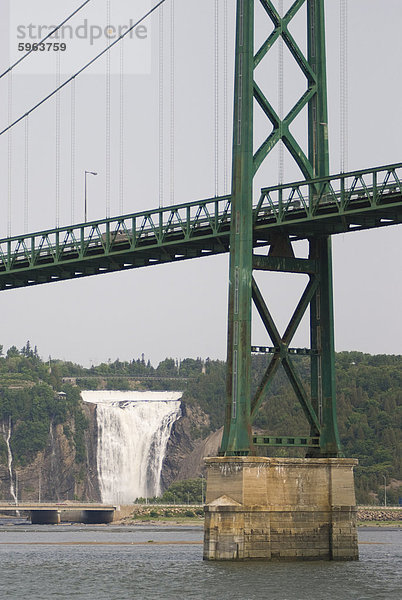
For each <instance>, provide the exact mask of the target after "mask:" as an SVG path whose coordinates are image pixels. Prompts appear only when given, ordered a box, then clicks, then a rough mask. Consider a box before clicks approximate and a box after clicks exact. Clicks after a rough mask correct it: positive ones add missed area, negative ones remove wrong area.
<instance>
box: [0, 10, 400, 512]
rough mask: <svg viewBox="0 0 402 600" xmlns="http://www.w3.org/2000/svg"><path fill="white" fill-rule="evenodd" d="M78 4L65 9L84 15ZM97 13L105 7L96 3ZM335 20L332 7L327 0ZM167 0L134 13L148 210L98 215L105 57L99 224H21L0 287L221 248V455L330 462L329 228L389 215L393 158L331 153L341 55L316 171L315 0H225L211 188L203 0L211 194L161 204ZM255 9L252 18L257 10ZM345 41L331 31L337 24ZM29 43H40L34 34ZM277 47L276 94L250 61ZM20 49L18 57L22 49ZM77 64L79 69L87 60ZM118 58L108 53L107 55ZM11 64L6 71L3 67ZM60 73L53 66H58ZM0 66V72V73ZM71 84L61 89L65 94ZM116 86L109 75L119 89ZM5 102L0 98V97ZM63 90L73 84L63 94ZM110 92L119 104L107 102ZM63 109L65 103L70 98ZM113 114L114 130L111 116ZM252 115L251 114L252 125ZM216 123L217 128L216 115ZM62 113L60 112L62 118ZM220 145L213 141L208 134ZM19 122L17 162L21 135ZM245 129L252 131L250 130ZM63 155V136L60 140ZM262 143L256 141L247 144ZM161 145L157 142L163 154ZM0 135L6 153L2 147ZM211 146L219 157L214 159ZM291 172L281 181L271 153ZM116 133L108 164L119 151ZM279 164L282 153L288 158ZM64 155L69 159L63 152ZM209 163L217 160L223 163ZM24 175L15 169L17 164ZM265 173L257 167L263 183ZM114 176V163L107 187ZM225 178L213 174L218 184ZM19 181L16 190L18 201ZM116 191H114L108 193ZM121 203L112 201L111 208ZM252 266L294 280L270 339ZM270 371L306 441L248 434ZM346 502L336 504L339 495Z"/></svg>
mask: <svg viewBox="0 0 402 600" xmlns="http://www.w3.org/2000/svg"><path fill="white" fill-rule="evenodd" d="M87 4H88V3H87V2H85V3H84V4H83V5H82V6H81V7H80V8H79V10H81V8H82V9H84V8H85V5H87ZM106 4H107V11H109V12H108V16H109V17H110V6H111V4H110V2H107V3H106ZM340 4H341V10H343V18H345V11H346V4H345V2H342V1H341V3H340ZM168 5H169V2H168V0H166V1H161V2H159V3H155V4H154V5H153V7H152V8H151V10H150V11H149V12H148V13H147V15H145V13H144V15H143V16H142V17H141V18H139V19H138V20H137V21H136V22H135V23H134V24H133V27H134V26H139V25H140V24H142V23H143V22H144V20H145V17H146V16H148V17H149V16H150V15H151V13H157V11H159V15H162V16H161V17H160V21H159V205H158V206H156V207H155V208H151V209H147V210H141V211H138V212H132V213H129V214H121V215H120V216H117V217H111V216H110V214H108V213H109V212H110V187H111V164H110V155H111V130H110V128H111V101H110V93H111V91H110V85H111V79H110V63H109V64H107V73H106V76H107V79H106V82H107V83H106V157H107V160H106V213H107V215H106V218H102V219H96V220H91V221H87V220H86V219H85V221H84V222H81V223H78V224H69V225H63V226H61V225H60V223H59V222H57V224H56V225H57V226H56V227H54V228H50V229H45V230H43V231H36V232H33V233H28V232H25V233H23V234H20V235H11V234H9V235H8V236H7V237H5V238H3V239H0V289H1V290H9V289H13V288H19V287H28V286H34V285H38V284H42V283H49V282H52V281H60V280H67V279H75V278H82V277H87V276H91V275H96V274H101V273H109V272H114V271H122V270H127V269H133V268H139V267H144V266H149V265H154V264H161V263H168V262H174V261H182V260H187V259H192V258H197V257H203V256H208V255H214V254H221V253H230V275H229V314H228V354H227V360H228V371H227V399H226V404H227V409H226V419H225V428H224V434H223V440H222V445H221V456H222V457H247V456H253V455H255V454H256V453H257V451H258V447H260V446H268V447H269V446H279V447H281V446H283V447H287V448H289V447H301V448H305V450H306V452H307V456H308V457H309V458H311V459H317V458H318V459H336V458H338V457H339V456H341V447H340V441H339V436H338V431H337V424H336V391H335V366H334V355H335V352H334V316H333V285H332V258H331V236H333V235H335V234H339V233H345V232H352V231H361V230H365V229H373V228H382V227H389V226H390V225H395V224H400V223H401V222H402V163H394V164H390V165H385V166H384V165H382V166H378V167H375V168H365V169H361V170H357V171H351V172H349V171H347V170H346V168H345V166H346V160H345V157H346V155H347V152H346V137H347V111H346V108H345V106H346V104H345V102H346V101H345V97H346V93H347V77H346V67H347V60H346V55H345V53H344V54H343V59H342V61H341V64H342V65H343V79H342V81H341V102H342V98H343V104H342V106H341V121H342V135H341V138H342V139H343V144H344V145H345V148H344V153H343V161H342V165H341V167H342V172H341V173H338V174H335V175H330V173H329V150H328V111H327V80H326V52H325V48H326V44H325V16H324V7H325V2H324V0H294V1H293V2H285V4H284V2H283V0H279V1H278V2H273V1H271V0H237V3H236V42H235V53H234V88H235V98H234V107H233V131H232V134H233V139H232V183H231V188H230V189H229V190H227V191H225V193H224V194H223V195H221V194H220V193H219V188H220V183H219V182H220V177H219V169H220V168H223V170H225V169H226V170H227V162H228V159H227V147H226V146H227V120H228V110H227V96H228V63H227V46H226V45H224V47H223V56H224V66H223V68H222V67H221V66H220V63H219V56H220V53H221V54H222V47H221V45H220V44H221V42H220V37H219V32H220V29H219V23H220V21H219V19H223V23H224V25H223V32H224V36H223V39H224V40H225V44H226V43H227V38H228V36H229V31H228V22H227V10H228V5H227V2H226V1H225V2H223V3H218V2H216V3H215V13H214V16H215V48H214V54H215V63H214V64H215V67H214V69H215V70H214V80H215V99H214V101H215V111H214V133H215V145H214V163H215V170H214V179H215V181H214V183H215V195H213V196H212V197H210V198H205V199H202V200H196V201H190V202H188V201H187V202H185V203H181V204H176V203H174V199H175V194H174V185H175V175H174V169H172V168H171V171H170V175H169V187H170V196H169V197H170V200H171V202H168V205H166V202H165V199H164V196H163V190H164V185H165V184H166V181H165V179H166V162H167V163H169V162H170V166H171V167H172V166H173V165H174V160H175V146H174V129H175V110H174V106H175V104H174V103H175V91H174V78H175V69H176V67H175V51H174V49H175V38H174V32H175V27H174V23H175V21H174V2H173V1H172V0H171V1H170V7H171V12H170V21H169V40H168V43H169V48H170V59H171V61H170V65H169V78H170V83H171V87H170V98H169V123H168V124H169V130H170V133H169V135H170V139H169V140H168V144H167V143H166V139H165V138H164V132H165V129H166V123H165V117H166V115H165V110H164V102H165V97H164V81H165V79H166V72H165V68H166V65H165V62H164V56H165V46H164V45H163V44H164V43H165V41H164V36H165V35H166V27H165V25H164V21H163V13H162V12H161V11H163V10H165V9H166V6H168ZM257 11H260V12H257ZM257 15H259V17H258V18H260V17H261V15H263V16H264V18H265V19H266V23H269V25H270V27H266V29H267V32H266V31H265V29H264V33H261V32H260V35H259V37H260V38H261V40H260V41H259V42H258V44H257V43H256V37H255V34H256V29H257V27H256V21H257ZM300 16H302V17H303V19H304V25H303V32H304V38H303V39H302V40H301V41H300V40H298V39H297V37H295V36H294V34H293V29H292V26H293V24H294V22H295V21H296V19H297V18H299V17H300ZM128 33H129V29H127V31H126V32H125V33H123V34H122V35H121V36H120V37H118V38H117V39H116V40H115V41H114V42H113V43H110V40H109V44H108V45H107V46H106V47H105V48H104V49H103V50H101V52H100V53H99V55H98V56H99V58H100V57H102V56H104V55H106V56H109V55H110V52H111V50H112V48H113V47H114V46H116V45H117V46H118V44H119V43H123V41H124V38H125V37H126V35H127V34H128ZM341 37H342V39H343V45H344V47H345V45H346V39H347V38H346V35H345V29H344V30H343V32H342V36H341ZM39 42H41V40H39ZM278 44H279V52H278V54H276V55H275V57H274V60H275V61H277V62H278V64H279V70H278V82H277V94H278V96H277V101H276V102H274V101H273V100H272V99H271V98H270V96H269V86H268V87H267V81H266V75H264V73H265V71H264V70H263V69H261V65H264V63H265V62H266V61H267V60H268V58H269V57H271V56H272V53H273V49H274V48H275V47H276V48H278ZM26 49H27V55H28V56H27V58H29V57H30V55H31V54H32V52H33V49H32V47H31V48H30V49H28V48H26ZM284 52H286V53H287V55H288V56H289V58H290V60H291V61H292V65H293V66H292V68H293V69H297V70H298V73H299V77H300V78H301V79H302V81H303V82H304V83H303V85H302V86H301V88H300V91H299V95H298V96H297V98H296V100H295V101H292V103H291V104H290V108H289V109H286V110H285V104H284V96H285V95H284V82H283V80H284V70H283V61H284ZM95 59H96V57H95V58H93V59H91V61H90V63H88V65H90V64H92V63H93V62H94V61H95ZM121 61H122V56H121ZM17 66H18V65H16V68H17ZM59 68H60V65H59ZM86 68H87V66H86V65H83V66H82V67H81V69H78V70H77V72H76V73H75V74H73V75H72V76H71V77H69V78H68V79H66V80H65V81H64V82H62V83H61V78H60V70H59V72H58V77H57V82H58V85H57V86H56V87H55V88H54V90H52V92H51V93H50V94H47V95H46V96H45V97H44V98H43V99H42V100H40V101H39V102H37V103H36V104H35V105H34V106H33V107H32V108H31V109H29V110H26V111H25V112H24V113H23V114H21V116H19V117H18V118H17V117H15V116H14V115H13V110H12V103H11V104H9V123H8V125H7V126H6V127H4V128H3V130H2V133H1V135H8V136H9V139H10V135H11V132H12V130H13V128H14V127H17V126H18V125H19V124H20V123H21V122H23V121H24V120H25V122H26V123H27V119H28V118H31V114H32V113H33V112H34V111H35V110H37V109H39V108H42V105H43V104H46V103H47V102H48V101H49V100H50V99H51V98H53V96H54V97H55V98H56V102H57V98H59V94H60V93H61V91H62V89H64V87H66V86H68V85H70V86H76V85H77V83H76V80H77V77H78V76H79V74H80V73H81V71H82V70H85V69H86ZM12 71H13V69H10V70H9V71H8V72H5V73H3V75H7V74H8V76H9V74H10V73H12ZM222 73H223V79H224V82H223V96H224V98H225V103H226V104H225V107H224V110H220V108H219V106H220V105H219V93H218V92H219V90H220V89H221V87H222V83H221V75H222ZM72 89H74V88H72ZM121 90H122V87H121V82H120V91H121ZM10 98H11V100H12V96H11V95H10V94H9V102H11V100H10ZM72 98H75V92H74V94H73V95H72ZM122 98H123V97H122V96H121V98H120V107H121V106H122V102H123V99H122ZM71 107H72V108H73V104H71ZM56 112H57V114H56V144H60V105H59V104H57V105H56ZM122 114H123V113H122V112H120V136H122V135H123V134H122V132H123V129H124V127H123V120H122V119H123V117H122ZM262 117H263V120H261V119H262ZM299 117H302V118H303V120H304V126H305V130H306V132H307V134H306V136H305V137H306V139H305V141H304V142H302V141H300V140H299V139H298V138H297V135H296V133H295V129H294V127H293V126H294V124H295V123H296V122H297V119H298V118H299ZM221 118H223V121H224V123H223V126H222V124H221V121H220V119H221ZM73 121H74V119H73V117H72V122H73ZM222 129H223V130H225V136H226V137H225V139H224V142H223V143H222V142H221V141H220V132H221V130H222ZM27 131H28V129H27V126H26V129H25V132H26V134H25V140H26V145H25V152H26V159H25V160H26V161H28V158H27V147H28V141H27V140H28V134H27ZM257 133H258V135H257ZM71 136H72V137H71V139H72V144H71V147H72V150H74V139H75V132H74V131H73V132H72V134H71ZM257 138H260V139H261V140H262V141H260V142H259V143H256V139H257ZM166 145H168V146H169V152H168V156H166ZM10 148H11V146H10V142H9V161H10V154H11V149H10ZM56 148H57V152H56V169H57V173H58V174H57V176H56V188H57V202H56V204H57V206H56V221H58V220H59V214H60V208H59V205H58V203H59V200H60V198H59V196H60V172H59V169H60V146H59V145H56ZM274 148H279V149H280V150H279V177H278V179H279V183H276V184H274V185H270V186H267V185H266V183H269V181H266V182H265V183H264V184H263V185H261V186H259V189H258V190H256V182H257V180H258V177H257V173H259V174H260V173H261V172H262V171H263V169H261V167H264V165H266V163H267V161H268V159H269V158H270V156H271V154H272V152H273V151H274ZM222 151H223V159H222V156H221V155H222ZM285 152H286V157H288V158H289V159H290V160H291V161H292V162H293V164H294V165H295V167H296V168H297V169H296V170H297V173H298V174H299V177H298V178H296V179H295V181H293V182H291V183H287V182H286V183H285V182H283V178H284V164H285V159H284V156H285V155H284V153H285ZM122 154H123V152H122V137H120V158H121V157H122ZM288 158H287V159H286V160H288ZM72 162H74V153H73V152H72ZM221 163H224V164H223V165H222V164H221ZM26 169H27V168H26ZM265 176H266V174H265V173H264V177H265ZM123 179H124V174H123V172H122V171H120V184H121V186H122V185H123V184H122V181H123ZM224 179H225V178H224ZM28 187H29V186H28V184H27V182H26V183H25V195H26V196H27V195H28ZM120 192H121V190H120ZM121 207H122V203H121ZM300 240H303V241H305V243H306V244H307V245H308V253H307V256H298V255H297V250H296V244H295V242H298V241H300ZM254 271H257V272H258V271H260V272H266V271H273V272H282V273H289V274H292V275H293V274H300V273H302V274H305V275H307V276H308V283H307V285H306V287H305V289H304V291H303V293H302V294H301V297H300V300H299V302H298V305H297V307H296V310H295V311H294V313H293V315H292V318H291V319H290V321H289V325H288V327H287V328H286V330H285V332H284V334H283V335H281V334H280V333H279V330H278V328H277V325H276V324H275V321H274V319H273V317H272V315H271V312H270V310H269V307H268V304H267V302H266V299H265V298H264V295H263V293H262V291H261V289H260V287H259V285H258V284H257V281H256V279H255V277H254V275H253V272H254ZM253 304H254V305H255V308H256V310H257V312H258V314H259V316H260V317H261V321H262V323H263V325H264V327H265V329H266V333H267V342H269V344H268V343H267V345H264V346H261V345H259V346H256V345H253V344H252V339H251V312H252V305H253ZM308 310H309V311H310V347H309V348H294V347H292V345H291V343H292V340H293V338H294V335H295V333H296V331H297V329H298V327H299V326H300V323H301V321H302V319H303V317H304V315H305V314H306V312H307V311H308ZM252 353H264V354H267V355H269V356H270V360H269V362H268V364H267V368H266V372H265V374H264V376H263V378H262V381H261V382H260V383H259V385H258V386H257V389H256V391H255V393H254V394H252V391H251V390H252V385H251V356H252ZM298 353H301V354H307V355H308V356H309V357H310V362H311V371H310V389H309V390H308V389H307V388H306V387H305V385H304V384H303V382H302V379H301V377H300V375H299V374H298V372H297V368H296V365H295V362H294V360H293V358H292V356H293V355H294V354H298ZM281 365H282V366H283V368H284V370H285V372H286V375H287V377H288V379H289V381H290V383H291V385H292V387H293V389H294V391H295V394H296V397H297V399H298V400H299V402H300V405H301V407H302V409H303V411H304V414H305V417H306V420H307V422H308V424H309V427H310V435H309V436H301V435H300V434H298V433H297V432H284V435H283V436H275V437H274V436H272V435H270V434H269V432H266V433H265V434H264V433H261V432H260V433H258V435H257V434H254V433H253V429H252V423H253V420H254V418H255V416H256V414H257V413H258V409H259V407H260V406H261V403H262V402H264V401H265V399H266V397H267V396H266V395H267V392H268V391H269V387H270V384H271V382H272V380H273V378H274V377H275V375H276V373H277V371H278V368H279V367H280V366H281ZM346 504H347V503H346Z"/></svg>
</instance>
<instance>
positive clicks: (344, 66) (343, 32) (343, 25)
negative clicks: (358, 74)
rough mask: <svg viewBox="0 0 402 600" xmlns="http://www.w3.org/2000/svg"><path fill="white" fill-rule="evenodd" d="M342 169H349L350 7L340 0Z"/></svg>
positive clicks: (344, 0) (342, 170) (342, 171)
mask: <svg viewBox="0 0 402 600" xmlns="http://www.w3.org/2000/svg"><path fill="white" fill-rule="evenodd" d="M339 45H340V56H339V59H340V60H339V64H340V74H339V75H340V86H339V89H340V113H341V114H340V167H341V168H340V170H341V173H344V172H345V171H347V169H348V149H349V148H348V146H349V143H348V142H349V140H348V125H349V123H348V116H349V115H348V112H349V111H348V7H347V0H340V44H339Z"/></svg>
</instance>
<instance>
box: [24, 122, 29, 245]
mask: <svg viewBox="0 0 402 600" xmlns="http://www.w3.org/2000/svg"><path fill="white" fill-rule="evenodd" d="M28 202H29V115H28V116H27V117H26V119H25V168H24V233H28V223H29V213H28Z"/></svg>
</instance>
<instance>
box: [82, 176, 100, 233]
mask: <svg viewBox="0 0 402 600" xmlns="http://www.w3.org/2000/svg"><path fill="white" fill-rule="evenodd" d="M97 174H98V173H95V171H85V192H84V222H85V223H86V222H87V175H97Z"/></svg>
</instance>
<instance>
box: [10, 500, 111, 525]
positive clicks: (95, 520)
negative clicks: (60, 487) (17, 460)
mask: <svg viewBox="0 0 402 600" xmlns="http://www.w3.org/2000/svg"><path fill="white" fill-rule="evenodd" d="M116 508H117V507H116V506H112V505H107V504H93V503H87V504H85V503H84V504H83V503H76V504H63V503H55V502H47V503H43V502H42V503H40V502H25V503H21V504H10V503H3V504H1V503H0V514H8V513H15V512H17V511H18V512H28V513H29V514H30V518H31V523H32V524H34V525H39V524H40V525H46V524H47V525H57V524H59V523H60V522H61V521H73V522H74V523H87V524H90V523H92V524H104V523H111V522H112V521H113V518H114V513H115V511H116Z"/></svg>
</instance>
